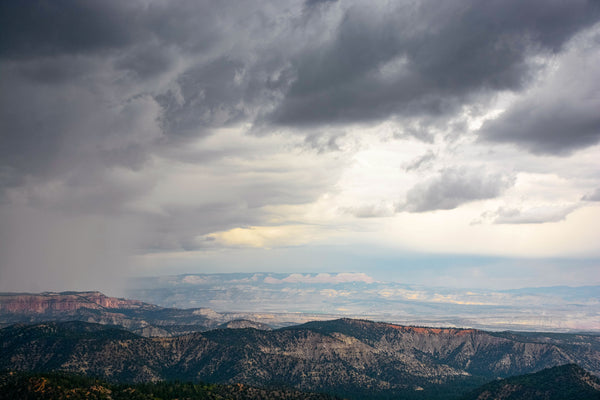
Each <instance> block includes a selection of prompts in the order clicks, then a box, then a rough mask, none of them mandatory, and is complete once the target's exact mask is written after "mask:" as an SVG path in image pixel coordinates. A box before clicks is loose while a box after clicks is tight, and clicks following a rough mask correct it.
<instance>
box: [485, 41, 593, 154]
mask: <svg viewBox="0 0 600 400" xmlns="http://www.w3.org/2000/svg"><path fill="white" fill-rule="evenodd" d="M599 44H600V30H598V29H595V30H592V31H591V32H588V33H587V34H585V35H581V37H579V38H577V39H576V40H574V41H573V43H572V47H573V48H572V49H569V51H568V52H566V53H565V54H563V55H562V56H561V57H560V58H559V59H558V61H557V62H556V63H557V64H558V66H557V67H556V69H555V71H553V72H552V73H551V74H550V75H549V76H548V78H547V79H545V80H544V81H543V83H542V84H541V85H539V86H538V87H536V88H534V89H532V90H531V91H530V92H528V93H527V94H526V95H525V96H523V97H521V98H519V99H518V100H517V101H516V102H515V103H514V104H512V105H511V106H510V107H509V108H508V109H507V110H506V111H505V112H504V113H502V114H501V115H500V116H499V117H497V118H495V119H493V120H490V121H487V122H486V123H485V124H484V125H483V126H482V127H481V129H480V132H479V133H480V137H481V139H482V140H486V141H493V142H500V143H514V144H516V145H518V146H519V147H524V148H526V149H528V150H529V151H531V152H533V153H544V154H557V155H566V154H570V153H572V152H573V151H575V150H579V149H581V148H585V147H588V146H590V145H594V144H596V143H598V142H599V141H600V113H599V112H598V110H600V97H599V96H598V93H599V92H600V83H599V82H600V72H599V69H598V65H599V63H600V51H599V50H598V48H599V46H598V45H599Z"/></svg>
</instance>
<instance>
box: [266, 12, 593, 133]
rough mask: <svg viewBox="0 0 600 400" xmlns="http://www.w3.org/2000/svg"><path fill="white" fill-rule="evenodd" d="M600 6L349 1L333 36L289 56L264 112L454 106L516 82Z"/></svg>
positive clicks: (304, 120) (373, 112) (302, 115)
mask: <svg viewBox="0 0 600 400" xmlns="http://www.w3.org/2000/svg"><path fill="white" fill-rule="evenodd" d="M330 9H331V10H330V15H331V18H332V19H334V18H336V17H337V15H338V13H339V12H340V11H339V8H338V7H334V6H331V7H330ZM542 9H543V10H544V12H543V13H541V12H539V11H540V10H542ZM599 12H600V7H599V6H598V4H597V3H594V2H589V1H577V2H570V3H569V4H568V5H567V4H565V3H562V2H559V1H551V2H543V1H539V2H538V1H534V2H527V3H523V2H520V1H502V2H501V1H494V2H486V3H481V2H477V1H446V2H444V4H443V5H440V4H439V2H435V1H421V2H400V3H380V4H376V5H371V6H370V7H369V8H368V9H367V8H366V7H363V5H362V4H360V3H357V4H354V3H351V5H350V6H349V7H348V8H346V9H344V10H343V11H342V13H343V17H342V18H341V19H337V18H336V19H335V20H336V21H337V20H339V25H337V26H336V29H335V30H334V31H333V32H334V33H333V35H328V36H326V38H327V40H324V41H322V42H319V43H318V44H316V45H315V46H313V47H312V48H309V49H308V50H307V51H306V52H305V53H303V54H301V56H300V57H299V58H297V59H296V60H295V63H294V67H295V69H296V71H297V72H296V79H295V80H294V82H293V84H292V85H291V87H290V89H289V91H288V92H287V93H286V95H285V98H284V99H283V101H282V102H281V103H280V104H279V105H278V106H277V107H276V109H275V110H274V112H273V113H272V114H271V116H270V118H271V119H272V120H273V121H275V122H277V123H280V124H285V125H314V124H323V123H326V124H327V123H328V124H332V123H347V122H364V121H371V120H376V119H381V118H387V117H390V116H394V115H396V116H415V115H431V116H439V115H444V114H447V113H451V112H455V111H456V110H457V108H458V107H460V106H461V105H462V104H464V103H468V102H469V99H470V98H471V97H472V96H475V95H478V94H479V93H481V92H482V91H488V90H520V89H522V88H523V86H524V85H525V84H526V83H527V82H528V80H529V78H530V76H531V74H533V73H534V72H535V63H534V62H533V61H534V60H533V59H534V58H535V57H536V56H538V55H544V54H552V53H555V52H557V51H559V50H560V49H561V47H562V45H563V44H564V42H565V41H567V40H568V39H569V38H570V37H571V36H572V35H573V33H575V32H577V31H578V30H580V29H582V28H583V27H585V26H589V25H590V24H592V23H594V22H596V21H597V20H598V15H599ZM327 33H328V34H329V32H327Z"/></svg>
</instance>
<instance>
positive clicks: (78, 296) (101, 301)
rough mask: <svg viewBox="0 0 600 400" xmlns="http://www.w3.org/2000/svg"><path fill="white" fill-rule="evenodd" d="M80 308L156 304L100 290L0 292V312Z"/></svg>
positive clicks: (133, 306)
mask: <svg viewBox="0 0 600 400" xmlns="http://www.w3.org/2000/svg"><path fill="white" fill-rule="evenodd" d="M81 308H88V309H92V310H99V309H104V308H106V309H125V310H130V309H147V310H151V309H156V308H157V307H156V306H153V305H151V304H147V303H143V302H141V301H137V300H128V299H121V298H116V297H109V296H105V295H104V294H102V293H100V292H62V293H52V292H48V293H40V294H22V293H18V294H12V293H3V294H0V312H3V313H15V314H18V313H21V314H43V313H52V312H65V311H75V310H79V309H81Z"/></svg>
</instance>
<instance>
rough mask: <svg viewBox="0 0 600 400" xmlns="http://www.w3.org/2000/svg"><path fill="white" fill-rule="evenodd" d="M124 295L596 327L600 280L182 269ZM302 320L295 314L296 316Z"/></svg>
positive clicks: (526, 326)
mask: <svg viewBox="0 0 600 400" xmlns="http://www.w3.org/2000/svg"><path fill="white" fill-rule="evenodd" d="M127 295H128V296H130V297H132V298H136V299H140V300H143V301H146V302H148V303H152V304H158V305H160V306H162V307H176V308H198V307H204V308H211V309H213V310H215V311H217V312H231V311H237V312H250V313H263V314H264V313H276V314H281V313H288V314H290V313H302V314H312V315H314V314H326V315H328V316H329V318H335V317H336V316H337V317H348V318H364V319H372V320H380V321H381V320H384V321H389V322H393V323H398V324H404V325H413V324H414V325H427V326H455V327H472V328H478V329H486V330H531V331H542V330H543V331H553V332H575V331H589V332H592V331H595V332H600V286H586V287H567V286H558V287H546V288H522V289H513V290H483V289H457V288H447V287H446V288H445V287H428V286H423V285H411V284H404V283H397V282H385V281H378V280H375V279H373V278H372V277H370V276H369V275H367V274H365V273H329V274H327V273H320V274H309V273H298V274H290V273H287V274H284V273H237V274H236V273H230V274H184V275H173V276H162V277H144V278H136V279H132V280H131V281H130V282H129V284H128V289H127ZM296 322H300V321H296Z"/></svg>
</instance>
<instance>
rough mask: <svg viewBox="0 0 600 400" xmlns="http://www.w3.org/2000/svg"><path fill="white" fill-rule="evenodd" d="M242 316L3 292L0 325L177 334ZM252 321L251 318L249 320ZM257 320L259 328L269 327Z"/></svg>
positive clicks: (94, 296)
mask: <svg viewBox="0 0 600 400" xmlns="http://www.w3.org/2000/svg"><path fill="white" fill-rule="evenodd" d="M237 318H239V316H238V315H236V314H223V313H217V312H215V311H213V310H210V309H205V308H198V309H187V310H180V309H176V308H163V307H159V306H155V305H153V304H148V303H144V302H141V301H138V300H129V299H122V298H116V297H109V296H106V295H104V294H102V293H100V292H62V293H50V292H48V293H40V294H26V293H16V294H15V293H0V327H3V326H8V325H11V324H15V323H36V322H46V321H85V322H93V323H99V324H107V325H117V326H120V327H122V328H124V329H127V330H130V331H133V332H135V333H138V334H140V335H143V336H161V337H167V336H174V335H181V334H187V333H192V332H202V331H206V330H208V329H214V328H216V327H217V326H218V325H219V324H222V323H224V322H228V321H229V320H232V319H237ZM249 322H250V321H249ZM263 325H264V324H260V323H256V326H254V327H255V328H257V329H264V328H268V326H266V325H264V326H263Z"/></svg>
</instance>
